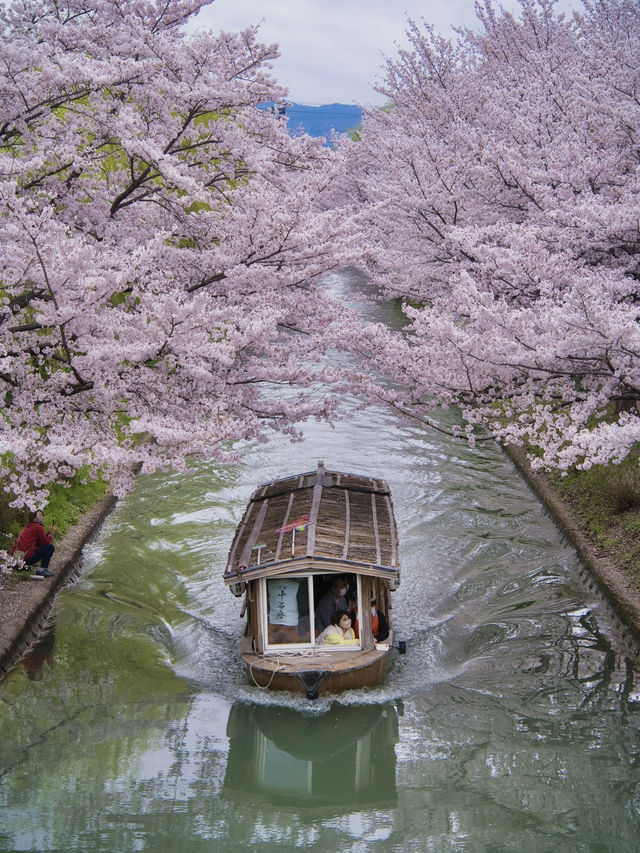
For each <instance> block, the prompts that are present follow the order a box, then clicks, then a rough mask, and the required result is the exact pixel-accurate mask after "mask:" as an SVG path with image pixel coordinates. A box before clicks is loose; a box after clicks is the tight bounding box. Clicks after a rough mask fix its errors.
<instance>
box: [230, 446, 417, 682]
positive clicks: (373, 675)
mask: <svg viewBox="0 0 640 853" xmlns="http://www.w3.org/2000/svg"><path fill="white" fill-rule="evenodd" d="M224 583H225V585H226V586H228V587H229V588H230V590H231V592H232V593H233V594H234V595H235V596H238V597H244V601H243V605H242V611H241V616H242V617H243V618H244V617H246V626H245V630H244V632H243V634H242V636H241V638H240V642H239V653H240V657H241V659H242V661H243V662H244V664H245V666H246V668H247V671H248V674H249V678H250V680H251V682H252V683H253V684H255V685H256V686H258V687H262V688H270V689H272V690H289V691H293V692H297V693H304V694H305V695H306V696H307V698H309V699H316V698H317V697H318V696H319V694H320V693H333V692H337V691H341V690H347V689H356V688H362V687H372V686H375V685H377V684H380V683H381V682H382V680H383V679H384V676H385V672H386V666H387V658H388V655H389V651H390V649H391V648H392V646H393V642H392V641H393V631H392V619H391V593H392V592H393V591H395V590H396V589H397V588H398V586H399V585H400V563H399V548H398V532H397V526H396V521H395V516H394V511H393V502H392V499H391V492H390V489H389V485H388V483H387V482H386V481H385V480H382V479H379V478H376V477H369V476H365V475H362V474H350V473H346V472H342V471H329V470H327V469H326V468H325V466H324V462H323V461H320V462H319V463H318V467H317V470H315V471H311V472H307V473H303V474H296V475H294V476H289V477H285V478H283V479H278V480H274V481H271V482H269V483H265V484H263V485H261V486H259V487H258V488H257V489H256V490H255V491H254V493H253V494H252V496H251V498H250V500H249V503H248V505H247V508H246V510H245V512H244V515H243V517H242V520H241V521H240V524H239V525H238V528H237V530H236V533H235V536H234V539H233V542H232V544H231V549H230V551H229V557H228V560H227V564H226V567H225V570H224ZM332 596H333V598H332ZM345 604H346V606H345ZM327 607H329V609H333V607H339V608H340V609H345V610H348V612H349V614H350V617H351V621H352V623H353V632H354V633H355V639H350V640H348V641H346V642H343V641H342V640H341V642H340V644H339V645H328V644H326V642H323V637H324V636H325V635H326V633H327V632H326V631H325V630H324V627H325V625H324V622H326V620H327ZM374 608H375V614H374Z"/></svg>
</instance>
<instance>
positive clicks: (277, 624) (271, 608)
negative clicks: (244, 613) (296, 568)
mask: <svg viewBox="0 0 640 853" xmlns="http://www.w3.org/2000/svg"><path fill="white" fill-rule="evenodd" d="M266 583H267V600H266V605H267V643H268V644H269V645H270V646H273V645H291V644H296V645H299V644H301V643H303V644H308V645H310V644H311V642H312V636H311V619H310V616H309V614H310V613H313V607H312V596H313V586H312V584H311V578H308V577H294V576H290V575H287V576H281V577H277V578H269V579H268V580H267V582H266Z"/></svg>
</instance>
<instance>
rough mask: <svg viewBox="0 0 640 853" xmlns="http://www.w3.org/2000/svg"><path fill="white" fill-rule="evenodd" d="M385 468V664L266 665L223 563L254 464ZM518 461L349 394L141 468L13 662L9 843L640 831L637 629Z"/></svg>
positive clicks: (621, 847) (192, 846)
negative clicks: (344, 673) (632, 635)
mask: <svg viewBox="0 0 640 853" xmlns="http://www.w3.org/2000/svg"><path fill="white" fill-rule="evenodd" d="M318 459H324V460H325V463H326V465H327V467H330V468H338V469H341V468H342V469H346V470H351V471H358V472H365V473H371V474H375V475H377V476H382V477H384V478H386V479H387V480H388V481H389V482H390V485H391V488H392V492H393V496H394V503H395V508H396V515H397V519H398V526H399V533H400V539H401V557H402V564H403V575H402V584H401V587H400V589H399V590H398V592H397V593H394V610H393V618H394V625H395V629H396V634H397V636H398V637H399V638H402V639H405V640H406V641H407V647H408V651H407V654H406V655H404V656H398V655H397V654H396V656H395V658H394V661H393V664H392V667H391V669H390V672H389V674H388V676H387V679H386V681H385V683H384V684H383V685H382V686H380V687H379V688H375V689H373V690H366V691H356V692H354V693H349V694H344V695H341V696H339V697H328V698H321V699H320V700H318V702H316V703H313V702H310V701H308V700H305V699H303V698H301V697H294V696H290V695H288V694H276V693H271V692H266V691H262V690H259V689H258V688H256V687H254V686H252V685H251V684H250V683H249V682H248V680H247V678H246V675H245V673H244V671H243V669H242V667H241V666H240V665H239V662H238V660H237V657H236V654H235V649H236V643H237V639H238V636H239V633H240V630H241V625H242V622H241V620H240V617H239V611H240V606H241V601H240V600H238V599H235V598H233V597H232V596H231V595H230V593H229V592H228V591H227V590H226V589H225V588H224V586H223V584H222V582H221V580H220V576H221V571H222V568H223V565H224V562H225V559H226V555H227V552H228V548H229V545H230V542H231V538H232V535H233V531H234V528H235V525H236V524H237V522H238V521H239V519H240V517H241V515H242V511H243V508H244V505H245V503H246V500H247V498H248V496H249V495H250V493H251V491H252V490H253V488H254V486H255V485H256V484H257V483H259V482H262V481H265V480H269V479H271V478H272V477H276V476H281V475H285V474H289V473H295V472H298V471H302V470H311V469H314V468H315V466H316V462H317V460H318ZM577 568H578V562H577V558H576V556H575V554H574V552H573V550H572V549H571V548H570V547H568V546H567V545H566V543H564V542H563V541H562V538H561V537H560V535H559V534H558V532H557V531H556V529H555V527H554V525H553V523H552V522H551V521H550V520H549V518H547V516H546V515H545V514H544V512H543V511H542V509H541V508H540V506H539V504H538V503H537V501H536V500H535V498H534V497H533V496H532V495H531V493H530V492H529V491H528V489H527V487H526V486H525V484H524V483H523V482H522V480H521V479H520V477H519V476H518V474H517V472H516V471H515V470H514V469H513V467H512V466H511V464H510V462H509V461H508V460H506V459H505V458H504V457H503V456H502V455H501V453H500V452H499V451H498V450H497V449H496V448H495V447H493V446H491V447H488V448H487V447H484V448H481V449H478V450H470V449H469V448H467V447H466V446H462V445H459V444H455V443H453V442H449V441H448V440H447V439H446V438H445V437H443V436H442V435H436V434H430V433H428V432H426V431H425V430H423V429H421V428H417V427H415V426H406V425H405V426H403V425H400V424H399V423H398V422H397V421H396V420H395V418H394V417H393V416H392V415H389V414H385V413H382V412H380V413H377V415H376V416H375V417H374V416H373V415H372V413H371V412H369V413H365V412H358V411H356V410H354V411H353V413H352V415H351V416H350V417H349V418H348V420H347V421H345V422H344V423H341V424H339V425H338V426H337V428H336V429H335V430H331V429H330V428H328V427H324V426H321V425H317V424H310V425H309V426H308V428H307V430H306V439H305V441H304V442H301V443H298V444H293V445H292V444H289V443H288V442H286V441H283V440H275V441H273V442H271V443H270V444H268V445H265V446H262V447H260V448H247V452H246V455H245V456H244V457H243V460H242V462H241V463H238V464H236V465H228V466H222V467H220V466H213V465H208V464H202V465H200V466H198V467H197V468H195V469H194V470H193V472H192V473H191V474H189V475H188V476H177V475H172V476H155V477H147V478H142V479H141V480H140V481H139V483H138V485H137V488H136V490H135V492H134V493H133V494H131V495H130V496H129V497H128V498H127V499H126V500H125V501H124V502H123V503H122V504H121V505H120V506H119V507H118V509H117V510H116V512H115V513H114V514H113V515H112V516H111V517H110V518H109V519H108V521H107V523H106V525H105V527H104V529H103V531H102V533H101V535H100V537H99V539H98V540H97V541H96V542H95V543H93V544H91V545H90V546H88V547H87V549H86V552H85V573H84V576H83V578H82V579H81V580H80V581H79V582H78V583H77V584H76V585H75V586H73V587H72V588H69V589H67V590H65V591H64V592H63V593H62V594H61V595H60V597H59V599H58V602H57V605H56V608H55V613H54V619H53V622H52V629H51V632H50V633H49V635H48V636H47V637H46V638H45V639H44V642H43V644H42V645H41V646H40V647H39V648H38V649H35V650H34V651H33V652H32V653H31V654H30V655H29V656H28V657H27V658H26V659H25V661H24V663H23V664H22V665H21V666H19V667H18V669H17V670H16V671H15V672H14V673H13V674H12V675H11V677H10V678H9V679H7V680H6V681H5V682H4V683H2V684H1V685H0V851H60V853H71V851H112V852H113V853H116V851H118V853H124V852H125V851H126V853H128V851H157V853H165V851H166V853H176V851H185V853H192V851H193V853H199V851H216V853H217V852H218V851H241V850H252V851H288V850H294V849H301V850H307V849H309V850H311V849H312V850H317V851H340V853H351V851H353V853H362V851H371V850H373V851H380V853H386V851H413V850H418V851H469V853H476V851H491V852H492V853H493V852H494V851H519V853H541V852H542V851H616V853H627V851H628V853H632V851H637V850H638V849H640V840H639V839H640V773H639V769H638V763H639V755H640V738H639V736H638V731H639V730H640V689H639V684H638V665H637V660H638V659H637V656H636V655H637V651H638V650H637V649H635V648H633V647H630V646H628V645H627V644H626V642H625V640H624V638H623V636H622V633H621V631H620V628H619V626H618V625H617V623H616V622H615V620H614V618H613V617H612V615H611V614H610V613H609V612H608V610H607V609H606V607H605V606H604V605H603V604H602V602H600V601H599V600H598V599H597V598H595V597H594V594H593V593H591V592H589V591H588V590H587V589H586V588H585V587H584V586H583V584H582V582H581V581H580V579H579V577H578V574H577Z"/></svg>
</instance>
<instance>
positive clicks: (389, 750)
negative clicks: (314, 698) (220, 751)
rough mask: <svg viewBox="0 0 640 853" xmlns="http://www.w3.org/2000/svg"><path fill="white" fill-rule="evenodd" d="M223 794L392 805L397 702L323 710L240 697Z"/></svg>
mask: <svg viewBox="0 0 640 853" xmlns="http://www.w3.org/2000/svg"><path fill="white" fill-rule="evenodd" d="M227 736H228V738H229V744H230V747H229V758H228V761H227V770H226V774H225V780H224V788H223V792H225V793H226V794H229V793H231V792H237V791H242V792H244V793H248V794H258V795H260V796H264V797H267V798H268V800H269V801H270V802H273V803H283V804H286V805H295V806H298V807H300V808H303V809H305V808H306V809H311V810H312V811H315V810H316V809H319V808H320V807H323V808H324V807H328V806H330V807H333V809H334V810H337V812H338V813H342V811H343V809H344V804H345V803H351V807H352V808H353V806H354V805H356V804H357V805H359V806H360V807H368V808H371V807H377V808H389V807H390V806H393V805H395V802H396V756H395V750H394V746H395V744H396V743H397V740H398V721H397V716H396V711H395V708H394V706H393V705H392V704H391V703H388V702H387V703H386V704H384V705H369V706H364V707H362V706H361V707H358V706H351V707H347V708H341V707H339V706H337V705H333V706H332V707H331V708H330V709H329V710H328V711H327V712H326V713H324V714H322V715H320V716H317V715H309V714H304V713H301V712H299V711H297V710H296V709H295V708H291V707H275V708H273V707H267V706H264V705H247V704H245V703H239V702H238V703H236V704H234V706H233V707H232V709H231V714H230V715H229V723H228V726H227Z"/></svg>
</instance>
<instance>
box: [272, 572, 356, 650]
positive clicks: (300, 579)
mask: <svg viewBox="0 0 640 853" xmlns="http://www.w3.org/2000/svg"><path fill="white" fill-rule="evenodd" d="M337 577H339V580H340V584H339V585H340V589H339V590H337V591H338V592H340V591H341V590H345V592H343V593H342V596H341V597H342V599H344V601H345V602H346V607H344V605H341V603H340V602H338V605H336V602H335V600H334V598H333V593H332V591H331V588H332V584H333V585H335V580H336V578H337ZM261 584H262V590H263V594H262V596H261V597H262V603H263V609H262V612H263V624H265V625H266V631H265V634H266V636H265V648H267V649H268V648H274V647H277V648H282V647H283V646H291V647H305V648H312V647H314V646H317V648H319V649H320V648H322V649H323V650H324V651H330V650H332V649H333V650H338V649H339V650H341V651H348V650H349V649H350V648H354V649H355V648H358V649H359V648H360V642H359V641H358V640H357V639H356V637H355V636H354V637H353V640H354V641H353V642H346V643H339V644H338V643H330V642H328V641H327V637H326V628H327V626H328V625H329V624H330V622H331V613H329V612H328V611H329V610H331V612H333V611H335V609H336V606H338V608H339V609H345V610H346V611H347V612H348V613H349V616H350V621H351V622H352V626H353V624H354V623H355V618H356V614H357V605H358V600H359V591H360V589H359V588H360V584H359V578H358V577H357V576H356V575H355V574H354V575H341V576H337V575H336V574H332V575H279V576H278V577H272V578H263V579H262V580H261ZM327 593H328V594H329V598H327ZM325 611H327V612H326V613H325ZM322 614H324V615H322ZM325 623H326V624H325ZM323 632H324V636H323ZM334 639H335V638H334Z"/></svg>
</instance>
